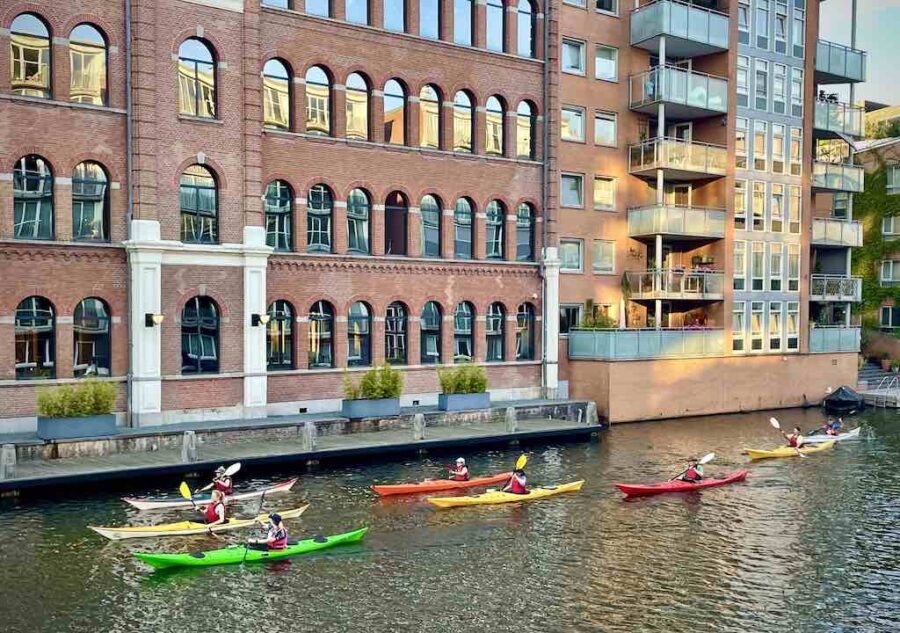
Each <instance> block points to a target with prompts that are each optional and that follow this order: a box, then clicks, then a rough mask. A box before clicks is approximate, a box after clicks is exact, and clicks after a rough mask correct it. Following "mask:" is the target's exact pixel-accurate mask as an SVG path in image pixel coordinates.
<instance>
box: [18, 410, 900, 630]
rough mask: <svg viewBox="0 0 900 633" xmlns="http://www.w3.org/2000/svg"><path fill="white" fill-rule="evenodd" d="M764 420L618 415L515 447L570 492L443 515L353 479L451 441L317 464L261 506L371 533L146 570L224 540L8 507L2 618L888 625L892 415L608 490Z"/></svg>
mask: <svg viewBox="0 0 900 633" xmlns="http://www.w3.org/2000/svg"><path fill="white" fill-rule="evenodd" d="M776 415H778V417H779V418H780V419H781V421H782V423H783V424H784V425H793V424H794V423H798V424H802V426H804V427H811V426H813V425H815V424H817V423H819V422H820V421H821V414H820V412H818V411H806V412H803V411H799V410H798V411H787V412H780V413H777V414H776ZM767 418H768V414H748V415H740V416H721V417H714V418H702V419H692V420H682V421H671V422H654V423H643V424H636V425H627V426H621V427H617V428H614V429H613V430H612V431H610V432H609V433H607V434H605V435H604V436H603V441H602V442H601V443H596V442H594V443H591V444H573V445H558V446H548V447H535V448H529V449H528V452H529V458H530V463H529V468H528V470H529V475H530V478H531V480H532V482H533V483H540V482H545V483H558V482H565V481H571V480H575V479H582V478H583V479H586V480H587V483H586V484H585V487H584V490H583V491H582V492H581V493H579V494H571V495H566V496H560V497H556V498H554V499H549V500H545V501H540V502H535V503H530V504H516V505H506V506H487V507H472V508H459V509H453V510H443V511H439V510H435V509H433V508H431V507H430V506H429V505H428V504H426V503H424V502H423V500H422V499H421V498H415V497H413V498H410V497H403V498H396V499H392V500H388V501H379V500H378V499H376V498H375V497H374V496H373V494H371V493H370V491H369V489H368V486H369V485H370V484H372V483H375V482H383V483H384V482H396V481H409V480H416V479H421V478H423V477H424V476H428V475H435V474H437V473H439V472H440V465H441V464H443V463H446V462H447V461H449V460H450V459H452V456H449V457H448V456H445V455H444V456H433V457H431V458H427V459H423V460H421V461H408V462H393V463H383V464H374V465H371V466H364V465H359V466H353V467H346V468H339V469H330V468H322V469H320V470H319V471H317V472H314V473H311V474H304V475H303V476H302V478H301V480H300V484H299V485H298V486H297V487H296V488H295V491H293V492H292V493H291V494H288V495H280V496H277V497H273V498H272V499H267V500H266V507H267V508H270V509H274V508H275V507H279V508H288V507H294V506H296V505H298V504H299V503H300V502H301V501H302V500H303V499H304V498H308V499H309V501H310V502H311V503H312V505H311V507H310V508H309V510H308V511H307V512H306V514H305V515H304V516H303V517H302V519H300V520H296V521H293V522H289V523H288V527H289V529H290V530H291V532H292V536H300V535H303V534H308V533H314V532H320V533H324V534H331V533H336V532H342V531H346V530H349V529H352V528H356V527H358V526H361V525H370V526H371V528H372V529H371V532H370V534H369V536H368V537H367V538H366V540H365V541H364V542H363V543H362V544H361V545H358V546H348V547H345V548H342V549H335V550H331V551H329V552H325V553H321V554H315V555H310V556H306V557H299V558H294V559H292V560H290V561H282V562H279V563H271V564H257V565H244V566H230V567H229V566H226V567H213V568H199V569H190V570H181V571H175V572H157V573H151V572H150V569H149V568H148V567H145V566H144V565H143V564H141V563H139V562H137V561H136V560H134V559H133V558H132V557H131V552H132V551H133V550H136V549H153V550H158V551H164V550H165V551H191V550H196V549H211V548H215V547H219V546H220V545H221V544H223V542H224V541H223V540H220V539H214V538H210V537H196V538H192V539H188V538H183V539H166V540H152V539H151V540H132V541H124V542H109V541H106V540H104V539H102V538H101V537H99V536H98V535H96V534H94V533H93V532H90V531H89V530H87V529H85V525H87V524H106V525H110V524H114V525H119V524H125V523H144V524H146V523H151V522H156V521H171V520H177V519H179V518H181V517H183V516H184V513H179V512H178V511H166V512H151V513H148V512H138V511H136V510H134V509H132V508H130V507H128V506H126V505H125V504H124V503H122V502H121V501H119V499H118V494H120V493H121V491H117V493H116V494H112V493H109V494H107V493H97V492H95V491H92V492H88V493H85V495H83V496H80V495H79V494H78V492H77V491H72V496H71V497H70V498H68V499H58V500H49V499H48V500H25V501H22V502H18V503H17V502H11V501H5V502H3V503H0V535H2V539H0V630H2V631H10V632H18V631H92V632H93V631H97V632H105V631H116V632H125V631H140V632H142V633H150V632H157V631H159V632H170V631H171V632H182V631H185V632H187V631H215V632H216V633H229V632H232V631H235V632H237V631H284V632H288V631H322V632H325V631H328V632H331V631H334V632H345V631H366V632H369V631H415V632H416V633H421V632H430V631H440V632H448V631H459V632H468V631H484V632H498V631H515V632H517V633H526V632H541V633H544V632H556V631H561V632H568V631H572V632H575V631H579V632H580V631H609V632H618V631H622V632H632V631H661V632H667V633H668V632H676V631H715V632H745V631H790V632H792V633H797V632H806V631H809V632H820V631H865V632H869V631H897V630H900V414H897V413H895V412H893V411H889V412H884V411H881V412H877V413H873V412H867V413H865V414H864V415H862V416H857V417H856V418H854V420H853V421H854V423H857V422H861V423H862V425H863V427H864V435H867V436H868V438H867V439H864V440H863V441H859V442H846V443H844V444H842V445H840V446H839V447H838V448H837V449H836V450H834V451H830V452H827V453H823V454H820V455H815V456H812V457H809V458H808V459H802V460H801V459H796V458H794V459H778V460H768V461H763V462H755V463H753V464H751V465H750V466H749V469H750V471H751V472H750V477H749V478H748V480H747V482H746V483H744V484H737V485H733V486H728V487H724V488H718V489H711V490H707V491H704V492H702V493H692V494H690V495H664V496H658V497H653V498H647V499H642V500H638V501H632V502H626V501H624V500H623V499H622V497H621V495H620V494H619V493H618V491H617V490H615V489H614V488H613V487H612V483H613V482H614V481H628V482H650V481H658V480H660V479H664V478H667V477H670V476H672V475H674V474H675V473H677V472H678V470H679V469H680V467H681V462H682V461H683V459H684V458H686V457H689V456H691V455H701V454H704V453H706V452H709V451H715V453H716V454H717V459H716V460H715V461H714V462H713V463H712V464H710V465H709V466H708V467H707V474H716V473H725V472H729V471H731V470H734V469H736V468H738V467H740V466H745V465H747V460H746V458H745V457H743V456H742V455H741V452H740V450H741V448H744V447H752V448H769V447H773V446H775V445H776V443H777V441H778V436H777V435H776V433H775V432H774V431H773V430H772V429H771V427H770V426H769V425H768V423H767V421H766V420H767ZM517 455H518V452H517V451H513V450H510V451H504V452H492V453H476V454H467V455H466V457H467V458H468V459H469V464H470V467H471V468H472V470H473V471H476V472H479V473H481V472H488V471H492V472H493V471H500V470H506V469H508V468H509V466H510V464H511V463H512V462H513V461H515V458H516V456H517ZM290 474H291V473H289V472H284V473H265V480H271V479H279V478H284V477H286V476H288V475H290ZM262 480H263V479H260V481H262ZM246 481H247V479H246V478H245V479H244V480H242V481H241V483H243V482H246ZM164 483H165V491H166V492H168V491H170V490H171V488H172V486H170V485H169V484H170V483H171V482H164ZM161 491H163V488H158V487H153V486H152V484H151V487H149V488H148V487H140V486H137V485H136V486H135V487H133V488H132V489H130V490H127V491H125V492H129V493H132V494H146V493H153V492H161ZM257 507H258V501H247V502H245V503H242V504H240V505H239V506H237V508H236V510H237V513H239V514H252V513H253V512H255V511H256V509H257ZM241 536H242V534H240V533H232V534H229V535H228V536H227V537H226V539H227V540H231V541H237V540H238V539H240V538H241Z"/></svg>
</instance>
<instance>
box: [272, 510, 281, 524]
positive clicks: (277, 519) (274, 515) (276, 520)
mask: <svg viewBox="0 0 900 633" xmlns="http://www.w3.org/2000/svg"><path fill="white" fill-rule="evenodd" d="M269 520H270V521H271V522H272V523H281V515H280V514H278V513H277V512H272V513H271V514H269Z"/></svg>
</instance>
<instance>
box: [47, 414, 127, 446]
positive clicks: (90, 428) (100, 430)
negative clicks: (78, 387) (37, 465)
mask: <svg viewBox="0 0 900 633" xmlns="http://www.w3.org/2000/svg"><path fill="white" fill-rule="evenodd" d="M115 432H116V416H115V414H114V413H109V414H107V415H86V416H82V417H78V418H47V417H44V416H42V415H39V416H38V419H37V436H38V437H39V438H41V439H42V440H70V439H75V438H79V437H97V436H100V435H112V434H113V433H115Z"/></svg>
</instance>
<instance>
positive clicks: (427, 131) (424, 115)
mask: <svg viewBox="0 0 900 633" xmlns="http://www.w3.org/2000/svg"><path fill="white" fill-rule="evenodd" d="M419 145H420V146H422V147H431V148H433V149H438V148H440V146H441V93H439V92H438V91H437V88H435V87H434V86H431V85H428V86H425V87H423V88H422V90H421V91H420V92H419Z"/></svg>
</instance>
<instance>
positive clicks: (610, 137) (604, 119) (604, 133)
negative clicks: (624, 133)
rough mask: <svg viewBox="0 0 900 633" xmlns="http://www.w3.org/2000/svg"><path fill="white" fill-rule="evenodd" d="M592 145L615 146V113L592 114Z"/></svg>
mask: <svg viewBox="0 0 900 633" xmlns="http://www.w3.org/2000/svg"><path fill="white" fill-rule="evenodd" d="M594 144H595V145H607V146H609V147H615V146H616V114H615V112H595V113H594Z"/></svg>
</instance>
